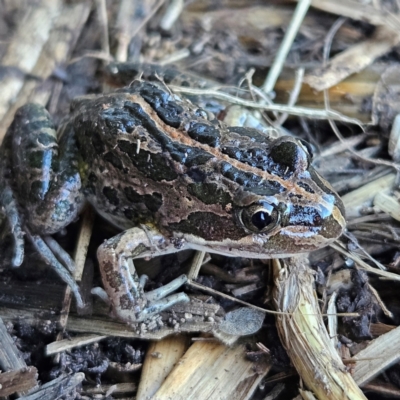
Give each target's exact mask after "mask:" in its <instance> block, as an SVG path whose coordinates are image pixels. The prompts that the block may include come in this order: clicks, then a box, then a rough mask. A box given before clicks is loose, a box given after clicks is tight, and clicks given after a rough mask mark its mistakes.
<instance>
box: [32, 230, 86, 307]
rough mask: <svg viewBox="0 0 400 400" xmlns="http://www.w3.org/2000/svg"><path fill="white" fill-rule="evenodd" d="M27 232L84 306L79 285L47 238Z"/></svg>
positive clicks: (40, 252) (35, 245)
mask: <svg viewBox="0 0 400 400" xmlns="http://www.w3.org/2000/svg"><path fill="white" fill-rule="evenodd" d="M26 234H27V237H28V238H29V240H30V241H31V242H32V244H33V246H34V247H35V248H36V250H37V251H38V252H39V254H40V255H41V257H42V258H43V260H44V261H45V262H46V263H47V264H48V265H50V266H51V267H52V268H53V270H54V271H55V272H56V273H57V274H58V276H59V277H60V278H61V279H62V280H63V281H64V282H65V283H66V284H67V285H68V286H69V287H70V289H71V291H72V293H73V294H74V297H75V300H76V305H77V307H78V308H83V307H84V303H83V300H82V296H81V293H80V290H79V286H78V284H77V283H76V281H75V279H74V278H73V276H72V275H71V273H70V272H69V271H68V270H67V268H66V267H65V266H64V265H63V264H61V263H60V261H58V259H57V258H56V256H55V255H54V253H53V251H52V249H50V247H48V245H47V244H46V242H45V240H43V239H42V238H41V237H40V236H39V235H32V234H31V233H30V232H29V229H26ZM57 245H58V244H57ZM63 251H64V250H63Z"/></svg>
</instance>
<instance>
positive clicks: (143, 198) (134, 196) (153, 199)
mask: <svg viewBox="0 0 400 400" xmlns="http://www.w3.org/2000/svg"><path fill="white" fill-rule="evenodd" d="M124 193H125V197H126V198H127V200H128V201H129V202H131V203H140V204H144V205H145V206H146V207H147V208H148V210H149V211H151V212H157V211H158V210H159V208H160V207H161V206H162V204H163V200H162V195H161V193H157V192H154V193H153V194H144V195H140V194H139V193H138V192H137V191H136V190H135V189H133V188H132V187H130V186H127V187H125V188H124Z"/></svg>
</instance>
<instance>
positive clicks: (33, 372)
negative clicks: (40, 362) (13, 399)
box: [0, 367, 38, 397]
mask: <svg viewBox="0 0 400 400" xmlns="http://www.w3.org/2000/svg"><path fill="white" fill-rule="evenodd" d="M37 377H38V374H37V369H36V368H35V367H26V368H22V369H18V370H16V371H9V372H4V373H2V374H1V373H0V397H6V396H9V395H10V394H14V393H17V392H18V393H22V392H27V391H28V390H29V389H32V388H34V387H35V386H37Z"/></svg>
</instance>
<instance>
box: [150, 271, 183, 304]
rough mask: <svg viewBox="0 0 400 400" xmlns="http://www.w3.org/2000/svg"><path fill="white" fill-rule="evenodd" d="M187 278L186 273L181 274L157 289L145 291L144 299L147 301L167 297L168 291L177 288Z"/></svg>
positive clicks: (170, 291)
mask: <svg viewBox="0 0 400 400" xmlns="http://www.w3.org/2000/svg"><path fill="white" fill-rule="evenodd" d="M187 280H188V278H187V276H186V275H181V276H179V277H178V278H176V279H174V280H172V281H171V282H170V283H168V284H167V285H164V286H161V287H160V288H158V289H155V290H152V291H150V292H147V293H146V294H145V296H146V299H147V300H148V301H149V302H153V301H157V300H160V299H163V298H164V297H167V296H168V295H169V294H170V293H172V292H174V291H175V290H176V289H179V288H180V287H181V286H182V285H184V284H185V283H186V282H187ZM186 297H187V296H186Z"/></svg>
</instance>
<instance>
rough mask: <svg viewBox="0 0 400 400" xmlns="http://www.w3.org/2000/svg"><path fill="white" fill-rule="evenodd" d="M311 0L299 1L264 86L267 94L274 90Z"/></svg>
mask: <svg viewBox="0 0 400 400" xmlns="http://www.w3.org/2000/svg"><path fill="white" fill-rule="evenodd" d="M310 4H311V0H299V2H298V4H297V7H296V9H295V11H294V13H293V17H292V20H291V21H290V24H289V26H288V29H287V31H286V34H285V37H284V38H283V41H282V43H281V46H280V47H279V50H278V53H277V54H276V57H275V60H274V62H273V64H272V66H271V69H270V70H269V73H268V76H267V78H266V80H265V82H264V85H263V86H262V88H263V90H264V92H265V93H270V92H272V90H273V89H274V86H275V83H276V81H277V79H278V76H279V75H280V73H281V70H282V67H283V65H284V63H285V60H286V57H287V55H288V53H289V50H290V48H291V47H292V43H293V41H294V39H295V37H296V35H297V32H298V30H299V28H300V25H301V23H302V22H303V19H304V17H305V15H306V13H307V11H308V9H309V7H310Z"/></svg>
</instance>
